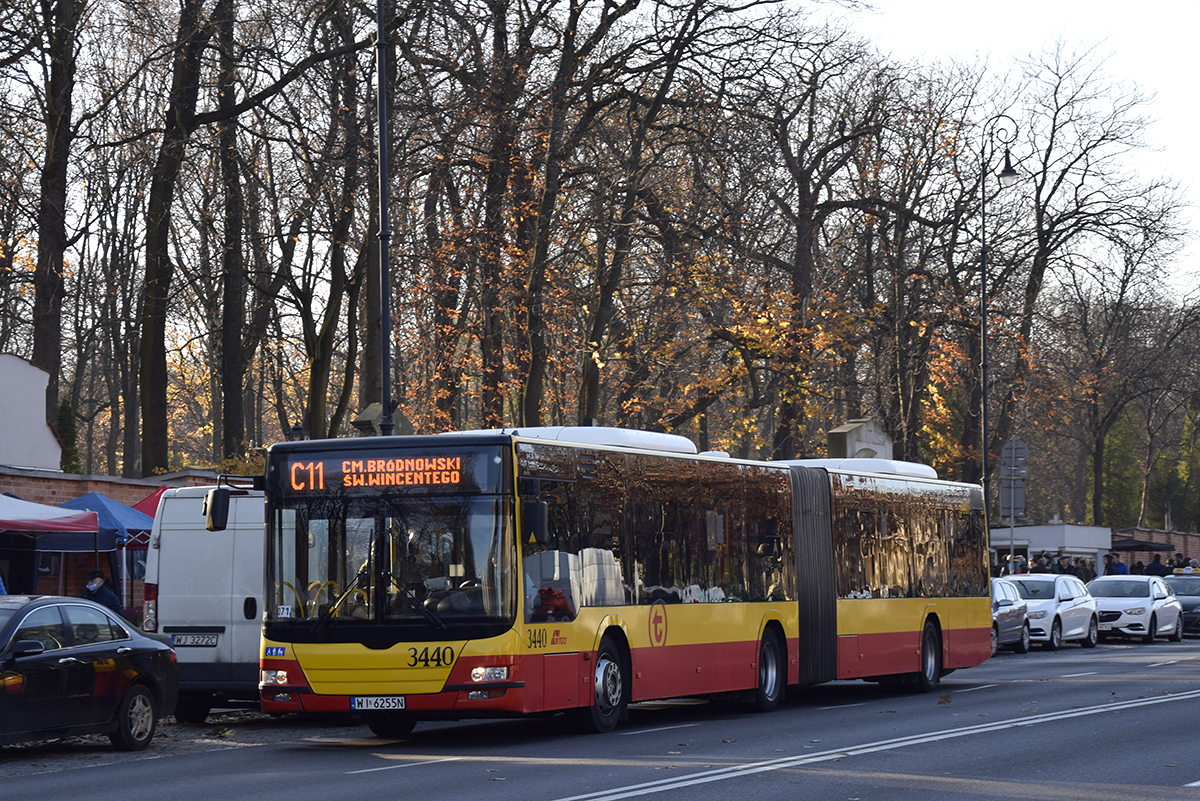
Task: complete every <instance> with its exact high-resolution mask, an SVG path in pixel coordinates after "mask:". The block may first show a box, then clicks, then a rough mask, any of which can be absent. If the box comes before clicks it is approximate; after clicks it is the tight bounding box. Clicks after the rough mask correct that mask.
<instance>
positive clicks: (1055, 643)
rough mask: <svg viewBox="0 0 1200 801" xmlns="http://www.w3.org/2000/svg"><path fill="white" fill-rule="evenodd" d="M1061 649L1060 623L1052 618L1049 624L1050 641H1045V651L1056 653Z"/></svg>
mask: <svg viewBox="0 0 1200 801" xmlns="http://www.w3.org/2000/svg"><path fill="white" fill-rule="evenodd" d="M1061 647H1062V621H1061V620H1059V619H1058V618H1054V622H1053V623H1051V624H1050V639H1049V640H1046V650H1047V651H1057V650H1058V649H1059V648H1061Z"/></svg>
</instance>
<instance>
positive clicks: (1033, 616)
mask: <svg viewBox="0 0 1200 801" xmlns="http://www.w3.org/2000/svg"><path fill="white" fill-rule="evenodd" d="M1045 616H1046V610H1045V609H1042V610H1040V611H1037V612H1030V613H1029V615H1028V617H1029V619H1030V620H1041V619H1042V618H1044V617H1045Z"/></svg>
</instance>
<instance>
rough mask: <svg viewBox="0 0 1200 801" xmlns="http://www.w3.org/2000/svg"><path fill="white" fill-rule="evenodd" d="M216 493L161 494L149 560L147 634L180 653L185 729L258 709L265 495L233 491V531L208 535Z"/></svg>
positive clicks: (180, 710)
mask: <svg viewBox="0 0 1200 801" xmlns="http://www.w3.org/2000/svg"><path fill="white" fill-rule="evenodd" d="M210 489H211V487H184V488H182V489H172V490H167V491H166V492H164V493H163V496H162V500H161V501H160V502H159V506H158V514H156V515H155V516H154V528H153V529H151V532H150V548H149V550H148V551H147V554H146V600H145V607H144V608H145V620H144V622H143V624H142V628H143V629H145V630H146V631H148V632H159V633H161V634H165V635H167V636H169V637H170V638H171V643H172V645H174V646H175V653H176V654H177V657H178V661H179V701H178V703H177V704H176V706H175V718H176V719H177V720H180V721H183V722H185V723H203V722H204V719H205V718H206V717H207V716H208V713H209V711H210V710H211V709H212V708H213V707H254V708H257V707H258V699H259V695H258V646H259V636H260V631H261V621H262V596H263V494H262V493H261V492H256V491H252V490H246V491H240V490H236V489H235V494H233V495H232V496H231V497H230V503H229V522H228V525H227V527H226V528H225V530H224V531H208V530H206V528H205V514H204V498H205V495H207V493H208V491H209V490H210Z"/></svg>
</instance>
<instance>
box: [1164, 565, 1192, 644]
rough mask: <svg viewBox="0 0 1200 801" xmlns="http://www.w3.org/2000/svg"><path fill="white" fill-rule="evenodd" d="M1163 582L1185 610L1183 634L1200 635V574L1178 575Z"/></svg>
mask: <svg viewBox="0 0 1200 801" xmlns="http://www.w3.org/2000/svg"><path fill="white" fill-rule="evenodd" d="M1163 581H1165V582H1166V583H1167V586H1168V587H1170V588H1171V591H1172V592H1174V593H1175V597H1176V598H1177V599H1178V600H1179V605H1180V606H1181V607H1182V608H1183V633H1184V634H1200V573H1196V574H1192V573H1176V574H1174V575H1169V576H1164V577H1163Z"/></svg>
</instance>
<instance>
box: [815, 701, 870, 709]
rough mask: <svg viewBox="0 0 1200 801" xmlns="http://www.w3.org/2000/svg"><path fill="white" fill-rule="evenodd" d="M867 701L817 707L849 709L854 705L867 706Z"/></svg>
mask: <svg viewBox="0 0 1200 801" xmlns="http://www.w3.org/2000/svg"><path fill="white" fill-rule="evenodd" d="M866 705H867V702H866V701H862V702H860V703H857V704H837V705H836V706H819V707H817V709H849V708H850V707H852V706H866Z"/></svg>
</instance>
